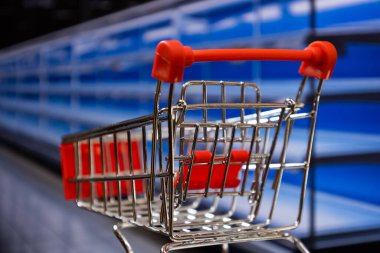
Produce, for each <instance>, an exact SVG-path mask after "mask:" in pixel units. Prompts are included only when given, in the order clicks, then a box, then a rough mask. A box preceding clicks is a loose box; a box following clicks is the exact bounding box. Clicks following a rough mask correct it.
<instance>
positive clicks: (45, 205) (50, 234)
mask: <svg viewBox="0 0 380 253" xmlns="http://www.w3.org/2000/svg"><path fill="white" fill-rule="evenodd" d="M0 217H1V218H0V252H4V253H14V252H15V253H17V252H20V253H21V252H22V253H32V252H34V253H47V252H49V253H59V252H64V253H70V252H78V253H85V252H89V253H90V252H91V253H96V252H99V253H100V252H101V253H104V252H107V253H111V252H123V249H122V247H121V246H120V245H119V242H118V241H117V239H116V238H115V237H114V235H113V232H112V226H113V224H114V223H115V222H116V221H115V220H113V219H110V218H107V217H104V216H101V215H98V214H95V213H91V212H88V211H85V210H82V209H79V208H77V207H76V206H75V203H74V202H66V201H65V200H64V199H63V194H62V188H61V182H60V179H59V177H57V175H54V174H53V173H50V172H49V171H48V169H47V168H44V167H43V166H41V165H39V164H36V163H35V162H34V161H32V160H29V159H28V158H26V157H24V156H22V155H20V154H18V153H16V152H14V151H12V150H11V149H8V148H5V147H2V146H1V145H0ZM125 233H126V235H127V237H128V239H129V241H130V243H131V244H132V246H133V248H134V250H135V252H137V253H139V252H144V253H150V252H157V253H158V252H159V250H160V247H161V246H162V245H163V244H164V243H165V242H168V239H167V238H165V237H164V236H161V235H157V234H154V233H151V232H149V231H146V230H143V229H140V228H131V229H127V230H126V231H125ZM218 249H220V248H212V247H208V248H205V249H203V250H201V251H199V250H197V251H196V252H202V251H204V252H206V250H207V252H209V253H210V252H216V250H218Z"/></svg>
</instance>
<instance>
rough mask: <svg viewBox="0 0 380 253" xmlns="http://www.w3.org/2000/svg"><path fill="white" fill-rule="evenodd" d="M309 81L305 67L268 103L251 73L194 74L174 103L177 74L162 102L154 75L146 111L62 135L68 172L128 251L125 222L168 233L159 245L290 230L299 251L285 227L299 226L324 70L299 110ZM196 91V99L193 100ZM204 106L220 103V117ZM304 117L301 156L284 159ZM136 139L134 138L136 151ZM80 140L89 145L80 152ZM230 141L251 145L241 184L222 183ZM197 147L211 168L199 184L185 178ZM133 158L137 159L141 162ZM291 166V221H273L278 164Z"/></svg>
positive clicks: (263, 236)
mask: <svg viewBox="0 0 380 253" xmlns="http://www.w3.org/2000/svg"><path fill="white" fill-rule="evenodd" d="M306 82H307V77H304V78H303V79H302V81H301V84H300V86H299V90H298V93H297V94H296V96H295V100H292V99H286V100H285V101H284V102H276V103H267V102H262V101H261V99H262V98H261V92H260V89H259V87H258V86H257V85H256V84H254V83H245V82H223V81H191V82H187V83H185V84H183V85H182V89H181V91H180V94H179V99H178V103H177V104H173V100H174V97H175V94H176V93H175V84H174V83H171V84H169V95H168V98H167V101H168V103H167V108H162V109H161V108H160V106H159V105H160V94H161V89H162V85H163V83H162V82H161V81H158V83H157V89H156V95H155V101H154V109H153V114H152V115H148V116H145V117H141V118H137V119H134V120H128V121H125V122H121V123H119V124H115V125H112V126H108V127H105V128H99V129H95V130H90V131H86V132H82V133H78V134H73V135H69V136H66V137H64V139H63V143H73V145H74V150H75V171H76V178H75V179H74V180H73V182H76V186H77V187H76V196H77V205H78V206H79V207H82V208H85V209H89V210H91V211H94V212H98V213H101V214H104V215H107V216H110V217H114V218H117V219H119V220H120V221H121V223H120V224H119V225H116V226H115V227H114V232H115V235H116V236H117V238H118V239H119V241H120V242H121V243H122V245H123V247H124V249H125V250H126V252H132V248H131V246H130V245H129V243H128V241H127V239H126V238H125V237H124V236H123V234H122V233H121V229H123V228H125V227H128V226H130V225H137V226H143V227H145V228H147V229H149V230H152V231H155V232H158V233H161V234H165V235H168V236H169V237H170V238H171V240H172V241H173V242H172V243H169V244H166V245H164V246H163V247H162V249H161V252H169V251H170V250H175V249H183V248H191V247H200V246H207V245H224V247H223V248H224V251H226V246H225V245H227V244H229V243H236V242H245V241H258V240H276V239H285V240H288V241H290V242H292V243H293V244H294V245H295V246H296V247H297V248H298V249H299V250H300V251H301V252H308V250H307V248H306V247H305V246H304V245H303V244H302V243H301V241H300V240H299V239H297V238H295V237H294V236H292V235H290V234H289V233H288V231H289V230H291V229H294V228H296V227H298V226H299V224H300V222H301V218H302V210H303V204H304V199H305V192H306V183H307V176H308V171H309V165H310V158H311V150H312V144H313V137H314V132H315V122H316V115H317V110H318V104H319V98H320V93H321V88H322V85H323V80H321V81H320V82H319V85H318V88H317V90H316V93H315V95H314V100H313V104H312V105H311V109H310V111H306V112H305V107H304V104H303V103H302V102H301V98H302V94H303V90H304V86H305V84H306ZM210 87H211V88H213V89H219V91H220V96H219V97H218V98H210V97H209V96H208V89H209V88H210ZM231 87H232V88H234V89H239V92H238V93H239V94H240V98H239V100H238V101H236V100H234V101H229V100H228V93H229V92H228V89H229V88H231ZM191 89H200V90H201V96H194V95H192V94H193V93H191ZM197 99H198V100H201V101H200V102H199V103H195V102H193V101H195V100H197ZM211 110H217V111H218V112H219V115H217V116H216V117H217V118H219V119H215V114H212V113H210V111H211ZM232 111H233V112H234V113H233V115H234V116H233V117H231V116H230V114H231V112H232ZM194 112H196V113H194ZM189 115H190V116H189ZM194 115H195V116H194ZM199 115H202V117H201V118H200V117H199ZM236 115H239V116H236ZM302 119H308V120H309V121H310V127H309V135H308V139H307V147H306V154H305V157H306V158H304V159H303V160H302V161H297V162H287V154H288V153H289V152H288V144H289V140H290V137H291V133H292V129H293V125H294V122H295V121H298V120H302ZM281 129H283V130H282V131H281ZM282 132H283V133H282ZM280 139H281V141H280ZM133 142H137V143H138V146H137V149H138V155H136V152H137V151H136V150H135V151H134V148H133V147H132V144H133ZM83 145H84V146H87V147H88V152H87V153H86V154H84V153H83V149H82V146H83ZM96 145H98V146H99V148H98V149H96ZM123 147H124V150H123ZM95 149H96V150H97V151H96V150H95ZM135 149H136V148H135ZM235 149H239V150H246V151H248V154H249V158H248V160H247V162H246V163H245V164H243V165H242V170H241V173H240V175H239V180H240V181H239V185H238V186H237V187H234V188H230V187H228V186H227V185H226V183H227V174H228V168H229V166H230V165H233V164H234V162H233V161H231V153H232V151H233V150H235ZM197 150H209V151H210V152H211V154H212V159H211V162H210V163H205V164H202V165H208V166H209V173H208V175H207V177H206V178H207V183H206V187H205V188H204V189H201V190H193V189H190V188H189V185H190V180H191V176H190V175H192V174H191V173H192V168H193V167H194V166H196V165H200V164H196V163H195V161H194V153H195V152H196V151H197ZM276 150H279V152H277V151H276ZM96 152H98V154H96ZM134 152H135V153H134ZM276 152H277V153H276ZM83 156H86V158H85V159H88V160H87V161H86V162H87V163H88V164H89V170H90V171H89V173H87V174H85V175H84V173H83V170H84V169H83V168H84V165H83V164H84V163H85V162H84V158H83ZM99 159H100V162H99ZM134 159H139V162H136V161H135V160H134ZM275 159H278V162H274V160H275ZM99 164H100V165H99ZM135 164H139V166H138V168H136V166H135ZM217 164H225V168H226V169H225V171H224V175H223V183H222V186H221V187H220V188H217V189H216V188H213V187H212V186H211V181H212V173H213V169H214V166H215V165H217ZM97 166H98V167H99V166H100V167H101V170H100V171H99V168H97ZM112 167H113V168H114V170H111V169H110V168H112ZM185 167H186V168H188V174H187V177H185V176H184V174H185V173H184V168H185ZM288 170H298V171H300V172H301V173H303V176H302V185H301V187H300V195H299V202H298V211H297V215H296V220H295V221H294V222H293V223H291V224H289V225H285V226H279V225H276V224H272V219H273V215H274V211H275V210H276V206H277V200H278V195H279V192H280V186H281V182H282V178H283V174H284V172H285V171H288ZM270 171H274V172H275V176H274V180H273V183H272V189H273V196H272V197H271V201H270V207H269V211H268V213H267V215H266V218H265V219H262V218H258V217H259V214H261V213H262V211H261V210H262V208H261V206H262V204H263V198H264V192H265V191H266V183H267V181H268V175H269V173H270ZM175 179H178V182H177V183H176V182H175ZM115 183H116V184H115ZM86 184H87V186H86ZM88 185H89V187H90V196H88V197H83V196H82V189H83V187H88ZM139 185H140V189H139V190H137V188H138V187H139ZM141 185H142V186H141ZM100 191H101V192H102V194H99V192H100ZM242 201H245V203H246V205H247V206H248V207H249V208H248V209H249V211H248V212H247V213H246V215H241V213H239V212H237V205H238V203H239V204H240V203H244V202H242ZM260 211H261V212H260ZM260 217H261V216H260ZM270 225H271V226H270Z"/></svg>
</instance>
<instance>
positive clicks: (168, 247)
mask: <svg viewBox="0 0 380 253" xmlns="http://www.w3.org/2000/svg"><path fill="white" fill-rule="evenodd" d="M213 245H222V253H228V243H224V244H221V243H220V242H207V241H198V242H196V243H195V242H169V243H167V244H165V245H164V246H162V248H161V253H168V252H169V251H172V250H179V249H188V248H197V247H204V246H213Z"/></svg>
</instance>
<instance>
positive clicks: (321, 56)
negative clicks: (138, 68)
mask: <svg viewBox="0 0 380 253" xmlns="http://www.w3.org/2000/svg"><path fill="white" fill-rule="evenodd" d="M252 60H261V61H263V60H271V61H301V62H302V64H301V67H300V69H299V73H300V74H301V75H306V76H310V77H315V78H318V79H328V78H330V77H331V74H332V72H333V70H334V67H335V63H336V60H337V52H336V49H335V47H334V45H333V44H331V43H330V42H328V41H315V42H313V43H311V44H310V45H309V46H308V47H306V48H305V49H304V50H294V49H205V50H193V49H191V48H190V47H188V46H183V45H182V44H181V43H180V42H179V41H177V40H167V41H161V42H160V43H159V44H158V46H157V48H156V54H155V58H154V63H153V70H152V77H154V78H156V79H158V80H162V81H164V82H169V83H175V82H181V81H182V79H183V74H184V69H185V67H189V66H191V65H192V64H193V63H194V62H210V61H252Z"/></svg>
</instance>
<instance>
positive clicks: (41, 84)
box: [0, 0, 380, 235]
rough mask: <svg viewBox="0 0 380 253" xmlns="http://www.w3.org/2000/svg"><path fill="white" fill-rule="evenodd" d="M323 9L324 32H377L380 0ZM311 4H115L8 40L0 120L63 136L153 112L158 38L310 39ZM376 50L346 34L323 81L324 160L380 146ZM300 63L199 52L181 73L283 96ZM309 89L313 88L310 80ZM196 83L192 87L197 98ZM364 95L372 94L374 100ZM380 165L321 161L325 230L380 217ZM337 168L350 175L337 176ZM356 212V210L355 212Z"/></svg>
mask: <svg viewBox="0 0 380 253" xmlns="http://www.w3.org/2000/svg"><path fill="white" fill-rule="evenodd" d="M316 11H317V13H316V25H317V27H316V34H317V35H318V36H319V35H320V36H328V35H342V34H343V35H345V34H348V33H350V32H355V33H356V34H368V33H369V34H371V33H376V34H379V33H380V28H379V27H380V21H379V15H378V13H379V12H380V2H379V1H356V0H353V1H330V0H320V1H316ZM144 12H145V10H144ZM141 13H143V11H142V10H141ZM309 13H310V4H309V1H306V0H305V1H299V0H286V1H251V0H205V1H195V2H189V1H183V3H182V4H179V6H177V7H175V9H166V10H161V11H156V12H154V13H153V14H146V15H140V16H139V17H133V18H128V17H124V16H123V15H124V14H123V13H120V14H115V15H120V16H112V17H110V18H109V19H107V18H105V19H103V20H105V21H104V23H101V21H94V22H93V23H89V24H85V25H84V26H80V27H86V29H85V30H80V27H79V26H78V27H74V28H70V29H68V30H66V31H63V32H61V34H60V33H58V34H55V35H52V36H50V37H49V36H47V37H44V40H42V39H40V40H38V42H30V43H24V44H23V45H21V46H18V47H17V46H16V47H14V48H11V49H9V50H3V51H0V127H1V128H4V129H8V130H12V131H13V132H16V133H17V135H18V134H20V136H30V137H32V138H33V139H37V140H41V142H46V143H49V144H52V145H54V146H55V147H58V145H59V143H60V138H61V136H62V135H65V134H68V133H73V132H77V131H79V130H85V129H89V128H93V127H97V126H104V125H108V124H111V123H115V122H119V121H123V120H126V119H131V118H135V117H138V116H142V115H146V114H150V113H151V112H152V108H153V105H152V99H153V96H154V92H155V80H154V79H153V78H152V77H151V69H152V62H153V57H154V49H155V46H156V44H157V43H158V42H159V41H160V40H164V39H179V40H181V41H182V42H183V44H185V45H189V46H191V47H193V48H196V49H199V48H233V47H238V48H245V47H266V48H297V49H302V48H304V47H305V46H306V45H305V43H306V41H307V38H308V36H309V33H310V30H309V18H310V17H309ZM118 17H119V18H118ZM120 17H123V18H120ZM113 20H117V22H114V21H113ZM91 24H92V25H91ZM378 56H380V45H378V44H369V43H359V42H356V43H348V44H346V47H345V50H344V53H343V54H341V55H340V56H339V60H338V64H337V66H336V69H335V72H334V78H333V79H332V80H329V81H328V82H327V83H326V85H325V86H324V88H323V91H322V97H321V104H320V108H319V110H320V111H319V113H320V114H319V116H318V123H317V133H316V141H315V149H314V151H315V158H316V160H318V159H333V158H334V157H350V156H357V155H366V154H373V153H377V154H378V153H379V152H380V132H379V129H380V124H379V122H380V119H379V117H378V112H379V109H380V107H379V106H380V103H379V102H378V101H379V100H378V99H377V98H378V97H380V76H379V75H380V64H378V62H377V61H376V60H377V58H379V57H378ZM298 68H299V63H282V62H280V63H278V62H241V63H228V62H218V63H213V64H211V63H201V64H194V65H193V66H192V67H191V68H189V69H187V70H186V71H185V78H184V79H185V81H187V80H194V79H195V80H209V79H210V80H234V81H253V82H255V83H257V84H258V85H259V86H260V88H261V92H262V96H263V99H264V100H275V101H281V102H282V101H284V98H285V97H294V94H296V92H297V88H298V83H299V82H300V76H299V75H298V74H297V72H298ZM305 89H306V90H305V93H306V94H308V93H309V92H310V87H309V86H307V87H306V88H305ZM165 95H166V93H165V92H163V96H165ZM197 95H199V93H197V92H193V93H192V98H194V99H196V98H197V97H198V96H197ZM216 95H217V94H216V93H215V94H214V93H213V92H210V93H209V96H216ZM229 95H232V96H237V95H238V92H236V94H235V93H234V92H233V91H232V92H230V93H229ZM362 95H365V96H362ZM368 95H370V96H371V97H372V100H370V101H367V100H366V98H367V97H368ZM373 97H375V99H373ZM335 99H339V100H335ZM296 127H297V129H299V130H296V131H295V132H294V133H293V134H294V136H292V137H294V138H293V139H292V140H291V143H290V145H291V146H292V147H293V150H294V151H293V152H292V153H291V154H289V156H288V158H289V159H296V158H299V157H300V156H302V155H304V152H303V153H302V152H301V151H302V150H304V147H303V146H302V145H301V144H300V143H301V141H302V140H304V139H305V137H307V135H306V133H305V131H304V130H302V129H303V127H304V125H300V126H296ZM18 141H25V140H18ZM378 166H379V164H378V163H374V164H369V163H367V161H363V160H360V161H358V162H357V163H355V164H351V165H350V164H345V163H339V164H332V165H325V164H322V165H321V164H319V165H317V170H316V173H317V174H316V177H317V188H318V189H320V190H321V192H318V193H317V197H316V201H317V205H318V209H317V218H318V217H325V216H326V214H327V213H329V215H328V216H329V217H331V219H326V220H323V219H320V218H318V221H317V223H316V226H317V235H327V234H329V233H335V232H342V231H347V230H350V229H362V228H370V227H371V228H372V227H374V226H376V227H380V224H379V222H378V218H377V220H376V217H378V215H379V210H378V205H379V202H378V201H377V200H376V199H374V197H373V195H371V194H367V193H368V192H375V190H374V188H373V187H374V186H375V185H376V184H374V182H375V180H376V179H377V178H378V176H377V175H378V172H373V171H376V168H378ZM357 171H359V173H361V174H360V175H359V173H358V172H357ZM339 173H341V175H342V177H341V178H339V179H336V178H335V177H334V176H335V175H337V174H339ZM357 175H358V177H356V176H357ZM369 175H373V176H369ZM357 178H358V180H360V181H363V182H364V181H366V182H368V183H366V184H365V185H364V186H363V185H362V182H359V183H360V184H359V185H360V187H362V186H363V187H362V188H361V189H363V194H362V192H361V191H358V190H356V189H357V185H355V183H358V182H357V180H356V179H357ZM371 179H372V180H371ZM355 180H356V181H355ZM296 181H297V179H296V180H295V181H294V182H296ZM344 182H346V183H344ZM376 182H377V181H376ZM288 184H289V186H287V188H286V189H285V192H286V194H285V195H286V196H288V197H289V198H291V197H292V196H293V195H292V194H294V193H293V190H294V189H293V188H292V187H294V186H293V185H292V181H291V180H289V181H288ZM365 194H367V195H365ZM286 196H285V197H284V199H285V202H286V200H287V198H288V197H286ZM365 196H369V198H368V199H366V198H365ZM364 202H366V203H364ZM287 205H288V206H289V204H287ZM350 205H351V206H352V207H351V208H350ZM375 205H377V206H376V207H375ZM286 208H287V206H286V205H285V209H286ZM334 208H335V209H334ZM285 209H283V210H285ZM340 214H341V215H340ZM353 214H355V217H356V218H355V219H353V218H349V217H350V216H351V215H353ZM305 219H306V220H307V219H309V217H307V212H306V216H305ZM304 226H306V227H304ZM307 229H309V227H307V225H303V226H302V227H301V229H300V230H299V231H300V232H299V233H300V234H302V235H306V230H307Z"/></svg>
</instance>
